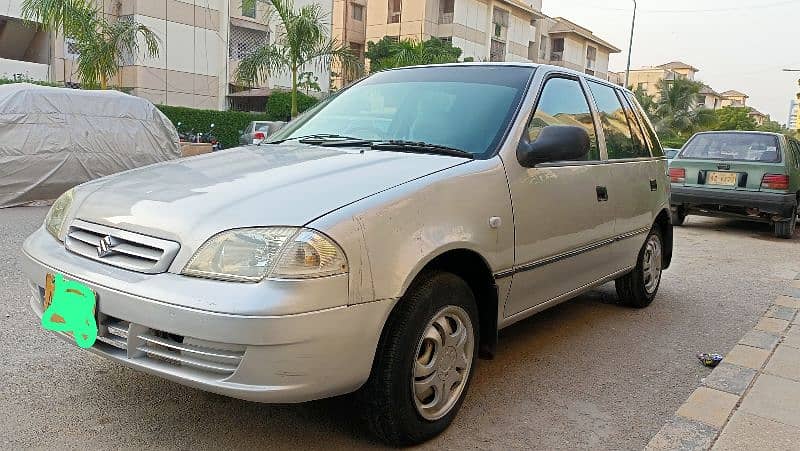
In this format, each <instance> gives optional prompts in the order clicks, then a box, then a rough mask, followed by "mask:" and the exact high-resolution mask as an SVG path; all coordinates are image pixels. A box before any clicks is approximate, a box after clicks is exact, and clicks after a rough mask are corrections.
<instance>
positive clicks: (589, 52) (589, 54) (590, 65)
mask: <svg viewBox="0 0 800 451" xmlns="http://www.w3.org/2000/svg"><path fill="white" fill-rule="evenodd" d="M596 68H597V47H592V46H591V45H590V46H588V47H587V48H586V69H589V70H591V71H592V72H594V70H595V69H596ZM587 73H588V72H587ZM592 75H594V73H592Z"/></svg>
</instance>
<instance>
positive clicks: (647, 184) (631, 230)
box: [589, 80, 667, 270]
mask: <svg viewBox="0 0 800 451" xmlns="http://www.w3.org/2000/svg"><path fill="white" fill-rule="evenodd" d="M589 88H590V90H591V92H592V96H593V97H594V100H595V104H596V106H597V110H598V113H599V115H600V121H601V123H602V125H603V134H604V135H605V142H606V150H607V152H608V163H609V168H610V171H611V180H612V182H611V183H610V184H609V186H608V198H609V201H610V202H612V203H613V205H614V212H615V222H614V240H615V241H614V244H613V245H612V255H611V260H610V261H611V265H613V267H614V269H615V270H624V269H628V268H630V267H632V266H633V265H635V264H636V258H637V256H638V254H639V249H640V248H641V246H642V244H643V243H644V239H645V237H646V235H647V233H648V232H649V231H650V228H651V227H652V225H653V221H654V220H655V215H656V212H658V211H659V210H660V207H661V205H660V204H661V203H662V202H664V200H665V198H666V194H665V190H666V184H667V182H666V160H665V159H664V158H663V155H658V156H655V157H654V156H653V155H652V154H651V151H650V145H649V143H650V138H649V137H646V130H645V129H644V128H643V127H642V125H641V124H640V122H639V118H638V117H637V115H636V113H635V112H634V110H633V107H632V106H631V103H630V102H629V100H628V99H627V97H626V96H625V93H624V91H622V90H620V89H618V88H616V87H614V86H612V85H608V84H604V83H601V82H598V81H594V80H592V81H589Z"/></svg>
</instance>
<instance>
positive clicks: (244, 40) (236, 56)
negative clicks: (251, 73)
mask: <svg viewBox="0 0 800 451" xmlns="http://www.w3.org/2000/svg"><path fill="white" fill-rule="evenodd" d="M230 33H231V35H230V39H229V41H228V57H229V58H230V59H233V60H240V59H242V58H244V57H246V56H247V55H249V54H250V53H251V52H252V51H254V50H255V49H257V48H259V47H261V46H263V45H264V44H266V43H267V42H269V33H268V32H266V31H259V30H253V29H250V28H244V27H237V26H231V32H230Z"/></svg>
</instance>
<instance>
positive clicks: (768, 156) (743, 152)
mask: <svg viewBox="0 0 800 451" xmlns="http://www.w3.org/2000/svg"><path fill="white" fill-rule="evenodd" d="M679 158H680V159H682V160H683V159H693V160H731V161H760V162H764V163H778V162H780V161H781V160H780V153H779V152H778V138H777V137H776V136H773V135H765V134H758V133H703V134H699V135H696V136H695V137H694V138H692V139H691V140H690V141H689V142H688V143H687V144H686V147H685V148H684V149H683V152H681V154H680V157H679Z"/></svg>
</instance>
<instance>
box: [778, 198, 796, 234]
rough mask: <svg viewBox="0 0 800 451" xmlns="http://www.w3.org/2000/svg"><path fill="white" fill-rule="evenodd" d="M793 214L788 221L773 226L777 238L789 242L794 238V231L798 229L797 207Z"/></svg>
mask: <svg viewBox="0 0 800 451" xmlns="http://www.w3.org/2000/svg"><path fill="white" fill-rule="evenodd" d="M793 213H794V214H792V215H790V216H791V219H789V220H788V221H780V222H776V223H774V224H773V226H772V227H773V233H774V234H775V236H776V237H778V238H783V239H787V240H788V239H791V238H793V237H794V229H795V228H796V227H797V206H795V207H794V210H793Z"/></svg>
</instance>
